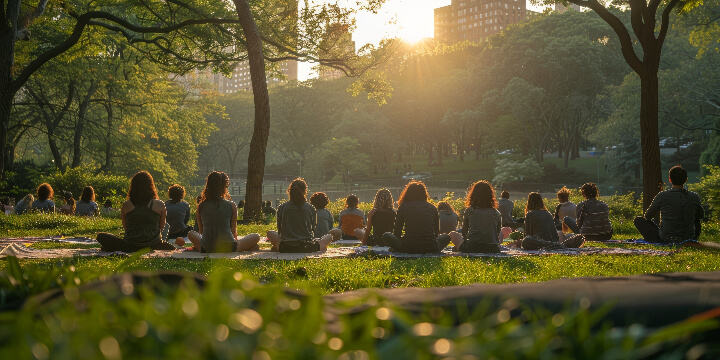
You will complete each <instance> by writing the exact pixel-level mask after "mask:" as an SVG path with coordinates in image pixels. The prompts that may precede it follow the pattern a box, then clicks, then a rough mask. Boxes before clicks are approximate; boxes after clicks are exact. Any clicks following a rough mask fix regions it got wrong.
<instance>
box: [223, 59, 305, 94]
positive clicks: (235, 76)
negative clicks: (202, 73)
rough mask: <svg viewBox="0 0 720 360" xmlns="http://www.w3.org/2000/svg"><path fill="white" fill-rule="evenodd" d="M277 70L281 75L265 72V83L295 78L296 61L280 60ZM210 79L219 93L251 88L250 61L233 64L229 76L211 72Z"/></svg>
mask: <svg viewBox="0 0 720 360" xmlns="http://www.w3.org/2000/svg"><path fill="white" fill-rule="evenodd" d="M279 72H280V73H282V75H283V76H277V75H276V76H273V73H271V72H268V73H267V76H268V78H267V83H268V84H276V83H281V82H287V81H289V80H297V78H298V63H297V61H294V60H287V61H282V62H280V63H279ZM210 81H211V82H212V83H213V84H215V85H216V86H217V90H218V92H220V93H221V94H231V93H234V92H237V91H239V90H251V89H252V82H251V80H250V63H249V62H248V61H241V62H240V63H238V64H237V66H235V69H233V72H232V74H230V77H226V76H225V75H223V74H212V78H211V79H210Z"/></svg>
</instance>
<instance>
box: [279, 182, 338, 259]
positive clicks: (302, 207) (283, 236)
mask: <svg viewBox="0 0 720 360" xmlns="http://www.w3.org/2000/svg"><path fill="white" fill-rule="evenodd" d="M287 193H288V198H289V199H290V200H289V201H287V202H285V203H283V204H282V205H280V206H279V207H278V209H277V215H276V216H277V231H272V230H270V231H268V232H267V238H268V241H269V242H270V244H272V251H279V252H281V253H303V252H315V251H326V250H327V246H328V244H330V243H331V242H332V240H333V236H332V235H331V234H326V235H324V236H323V237H321V238H320V239H315V238H314V229H315V224H316V223H317V214H316V212H315V208H314V207H313V206H312V205H310V204H308V203H307V201H306V200H305V197H306V196H307V183H305V180H303V179H301V178H297V179H295V180H293V182H292V183H290V186H288V189H287Z"/></svg>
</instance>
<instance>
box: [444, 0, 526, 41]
mask: <svg viewBox="0 0 720 360" xmlns="http://www.w3.org/2000/svg"><path fill="white" fill-rule="evenodd" d="M534 14H535V12H534V11H530V10H528V9H527V6H526V4H525V0H499V1H498V0H452V2H451V3H450V5H448V6H443V7H441V8H437V9H435V39H436V40H438V41H442V42H446V43H451V44H452V43H457V42H461V41H465V40H469V41H473V42H482V41H488V38H489V37H490V36H492V35H494V34H497V33H499V32H501V31H503V29H506V28H507V27H508V25H510V24H515V23H518V22H521V21H525V20H526V19H528V18H529V17H530V16H532V15H534Z"/></svg>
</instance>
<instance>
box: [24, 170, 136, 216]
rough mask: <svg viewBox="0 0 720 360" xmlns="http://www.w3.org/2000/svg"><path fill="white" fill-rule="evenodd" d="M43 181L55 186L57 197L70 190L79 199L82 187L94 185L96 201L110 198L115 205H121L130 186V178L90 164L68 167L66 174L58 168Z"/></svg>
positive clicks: (41, 181) (42, 179) (43, 178)
mask: <svg viewBox="0 0 720 360" xmlns="http://www.w3.org/2000/svg"><path fill="white" fill-rule="evenodd" d="M43 182H46V183H48V184H50V185H51V186H52V187H53V189H54V190H55V193H56V194H58V195H57V196H56V197H57V198H61V197H62V196H61V195H60V193H61V192H62V191H70V192H71V193H72V194H73V196H74V197H75V199H79V198H80V194H81V193H82V189H83V188H85V186H88V185H89V186H92V187H93V189H95V197H96V199H97V200H96V201H98V202H102V201H105V200H106V199H110V200H111V201H112V202H113V206H114V207H115V206H119V205H120V203H121V201H120V199H122V198H123V197H124V196H125V194H127V191H128V187H129V186H130V181H129V179H128V178H126V177H124V176H118V175H109V174H103V173H96V170H95V169H94V168H92V167H88V166H82V167H78V168H74V169H68V170H67V171H65V173H64V174H63V173H62V172H60V171H59V170H57V171H55V172H54V173H52V174H50V175H47V176H44V177H42V178H41V180H40V183H43ZM38 185H39V184H38Z"/></svg>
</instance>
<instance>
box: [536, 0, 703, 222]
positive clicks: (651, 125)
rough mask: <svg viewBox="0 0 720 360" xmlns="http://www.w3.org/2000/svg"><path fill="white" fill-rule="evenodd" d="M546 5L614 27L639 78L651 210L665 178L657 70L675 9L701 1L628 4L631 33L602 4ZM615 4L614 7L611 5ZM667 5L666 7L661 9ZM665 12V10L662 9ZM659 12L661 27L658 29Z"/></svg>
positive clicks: (587, 0) (646, 200)
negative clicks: (583, 11) (582, 11)
mask: <svg viewBox="0 0 720 360" xmlns="http://www.w3.org/2000/svg"><path fill="white" fill-rule="evenodd" d="M539 2H541V3H543V4H555V3H562V4H565V5H567V3H568V2H569V3H573V4H576V5H578V6H582V7H586V8H589V9H592V10H593V11H594V12H595V13H596V14H597V15H598V16H600V18H602V19H603V20H604V21H605V22H607V23H608V25H610V27H612V29H613V31H615V34H616V35H617V36H618V39H619V41H620V46H621V49H622V54H623V57H624V58H625V61H626V62H627V64H628V65H629V66H630V68H631V69H632V70H633V71H634V72H635V73H636V74H637V76H638V77H639V78H640V143H641V147H642V166H643V207H644V208H647V207H649V206H650V203H651V202H652V199H653V198H654V197H655V195H657V193H659V192H660V191H661V190H662V187H663V177H662V171H661V164H660V146H659V144H658V143H659V140H660V138H659V136H658V70H659V69H660V55H661V52H662V48H663V44H664V42H665V37H666V36H667V32H668V30H669V28H670V15H671V13H672V11H673V9H675V8H676V7H678V9H679V10H680V11H687V10H689V9H691V8H693V7H694V6H696V5H697V4H698V3H699V1H697V0H690V1H681V0H669V1H666V2H664V1H661V0H647V1H646V0H628V1H627V3H624V2H623V3H624V4H623V5H624V6H627V7H629V8H630V25H631V29H632V32H633V34H634V36H635V40H633V37H632V36H631V35H630V30H628V28H627V27H626V26H625V24H624V23H623V21H622V20H621V19H620V17H618V16H617V15H616V14H614V13H613V11H612V10H613V9H612V8H608V7H606V6H605V5H604V4H603V3H601V2H600V1H599V0H567V1H557V0H543V1H539ZM612 4H615V3H612ZM661 5H664V7H661ZM661 8H662V9H661ZM658 10H660V19H659V20H660V26H659V27H658V26H657V25H658V24H657V22H658ZM635 41H637V43H639V44H640V48H639V49H637V50H640V51H641V54H642V57H640V56H638V54H637V53H636V48H635V47H634V46H633V44H634V43H635Z"/></svg>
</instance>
